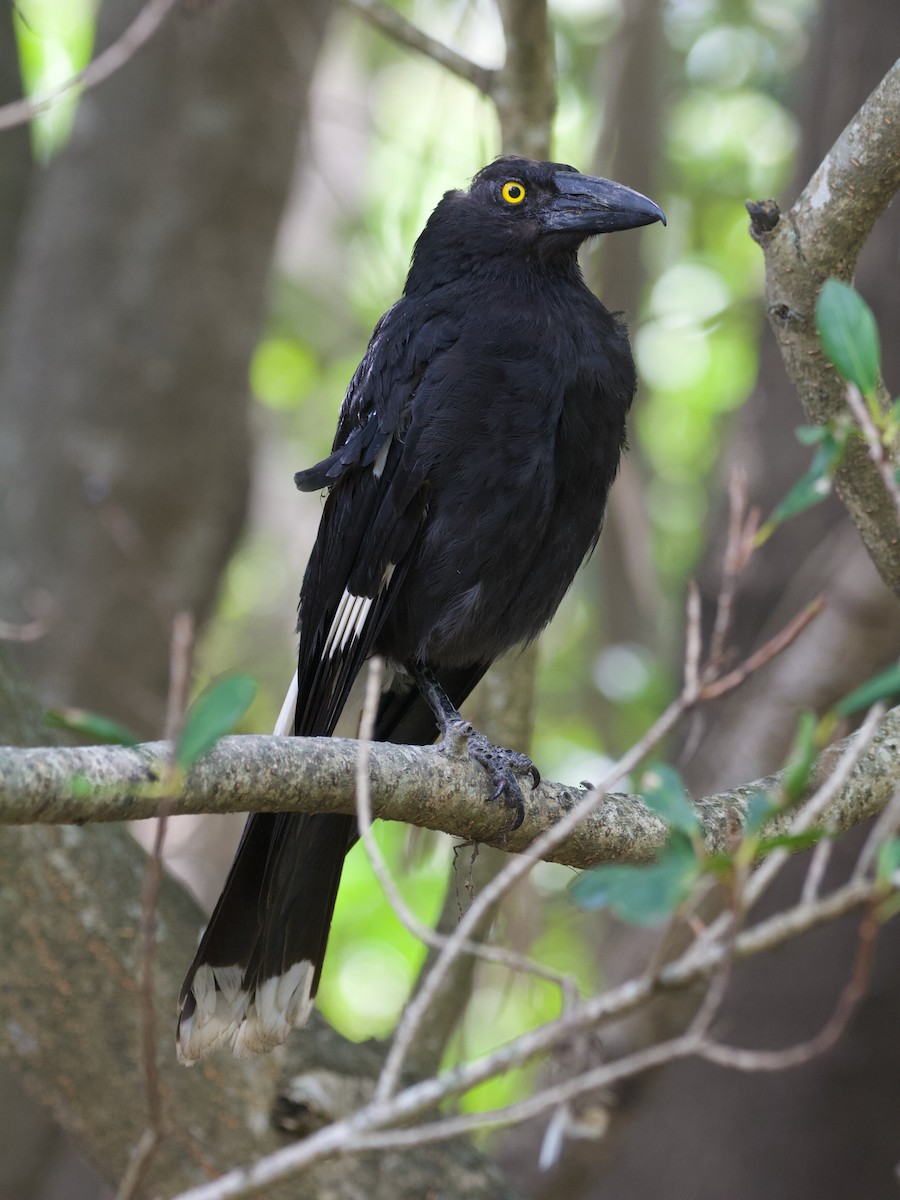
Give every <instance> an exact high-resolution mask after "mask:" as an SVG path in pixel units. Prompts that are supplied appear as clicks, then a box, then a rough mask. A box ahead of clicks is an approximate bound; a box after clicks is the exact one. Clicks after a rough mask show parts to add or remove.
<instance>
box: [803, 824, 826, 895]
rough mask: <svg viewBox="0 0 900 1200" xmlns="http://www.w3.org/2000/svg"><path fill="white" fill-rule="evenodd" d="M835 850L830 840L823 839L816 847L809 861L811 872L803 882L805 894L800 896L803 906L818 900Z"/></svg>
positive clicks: (809, 871) (807, 873)
mask: <svg viewBox="0 0 900 1200" xmlns="http://www.w3.org/2000/svg"><path fill="white" fill-rule="evenodd" d="M833 848H834V842H832V841H831V840H830V839H828V838H823V839H822V841H821V842H819V844H818V845H817V846H816V847H815V849H814V850H813V852H812V856H811V858H810V860H809V870H808V871H807V872H806V876H805V878H804V880H803V892H802V893H801V896H800V903H801V904H811V903H812V901H813V900H815V899H817V897H818V895H819V892H820V890H821V888H822V880H823V879H824V878H825V872H826V871H827V870H828V864H829V862H830V861H831V852H832V850H833Z"/></svg>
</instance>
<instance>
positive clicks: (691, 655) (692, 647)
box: [684, 579, 703, 700]
mask: <svg viewBox="0 0 900 1200" xmlns="http://www.w3.org/2000/svg"><path fill="white" fill-rule="evenodd" d="M702 651H703V646H702V639H701V636H700V592H699V589H698V588H697V585H696V583H695V582H694V581H693V579H692V580H690V582H689V583H688V596H687V631H686V635H685V639H684V691H685V694H686V695H687V696H688V697H689V698H690V699H691V700H693V699H694V697H695V696H697V695H698V693H699V691H700V655H701V653H702Z"/></svg>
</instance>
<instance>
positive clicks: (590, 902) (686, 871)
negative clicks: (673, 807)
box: [571, 832, 700, 925]
mask: <svg viewBox="0 0 900 1200" xmlns="http://www.w3.org/2000/svg"><path fill="white" fill-rule="evenodd" d="M699 874H700V864H699V862H698V861H697V856H696V855H695V853H694V848H693V845H692V844H691V841H690V839H689V838H688V837H686V836H685V835H684V834H683V833H678V832H675V833H673V835H672V838H671V839H670V841H669V843H668V845H667V846H666V847H665V849H664V850H663V851H662V853H661V854H660V856H659V860H658V861H657V862H655V863H653V864H652V865H651V866H648V867H625V866H619V865H616V864H611V865H609V866H605V867H596V868H595V869H594V870H592V871H585V872H584V873H583V874H582V875H580V876H579V877H578V879H576V880H575V883H574V884H573V885H572V889H571V891H572V896H573V897H574V899H575V902H576V904H578V906H579V907H580V908H585V909H598V908H611V909H612V911H613V912H614V913H615V914H616V915H617V916H619V917H621V918H622V920H623V921H628V922H630V923H631V924H632V925H655V924H657V923H658V922H660V921H663V920H665V919H666V918H667V917H668V916H669V915H670V914H671V913H672V912H674V910H675V909H676V908H677V907H678V905H679V904H680V903H681V901H682V900H683V899H684V898H685V896H686V895H687V894H688V892H689V891H690V890H691V888H692V887H693V885H694V883H695V882H696V880H697V877H698V875H699Z"/></svg>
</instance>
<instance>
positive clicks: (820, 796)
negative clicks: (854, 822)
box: [745, 704, 884, 908]
mask: <svg viewBox="0 0 900 1200" xmlns="http://www.w3.org/2000/svg"><path fill="white" fill-rule="evenodd" d="M883 716H884V705H883V704H875V705H873V706H872V708H870V709H869V712H868V713H867V714H866V719H865V721H864V722H863V724H862V725H861V726H860V728H859V730H858V732H857V734H856V737H855V738H854V739H853V741H852V743H850V745H848V746H847V749H846V750H845V751H844V753H843V754H842V755H841V757H840V759H839V761H838V763H837V765H836V766H835V768H834V770H833V771H832V773H831V775H829V777H828V778H827V779H826V780H825V781H824V783H823V784H822V786H821V787H820V788H819V789H818V790H817V791H816V792H815V794H814V795H813V796H811V797H810V798H809V800H807V801H806V803H805V804H804V805H803V807H802V808H801V809H800V811H799V812H798V813H797V815H796V816H795V817H794V818H793V820H792V821H791V824H790V832H791V833H805V832H806V830H807V829H812V828H813V827H814V826H815V825H816V824H817V823H818V822H819V821H820V820H821V819H822V817H823V815H824V814H825V813H826V812H827V810H828V806H829V805H830V804H831V802H832V800H833V799H834V797H835V796H836V795H838V793H839V792H840V791H841V789H842V788H843V787H844V785H845V784H846V782H847V780H848V779H849V778H850V775H851V774H852V772H853V770H854V768H855V767H856V764H857V763H858V762H859V760H860V759H861V758H862V756H863V755H864V754H865V752H866V750H867V748H868V746H869V745H870V743H871V741H872V739H873V738H874V736H875V734H876V732H877V730H878V726H879V723H880V721H881V719H882V717H883ZM789 857H790V855H789V854H788V852H787V851H786V850H783V849H781V850H776V851H775V852H774V853H773V854H770V855H769V857H768V858H767V859H766V861H765V862H764V863H763V864H762V865H761V866H760V867H759V869H758V870H757V871H756V872H755V873H754V875H753V877H752V879H751V880H750V882H749V883H748V885H747V890H746V894H745V902H746V904H747V907H748V908H750V907H752V906H753V905H754V904H755V903H756V902H757V900H759V898H760V896H761V895H762V894H763V892H764V891H765V890H766V889H767V888H768V887H769V885H770V884H771V883H772V881H773V879H774V878H775V876H776V875H777V874H778V872H779V871H780V870H781V868H782V867H783V866H784V864H785V863H786V862H787V860H788V858H789Z"/></svg>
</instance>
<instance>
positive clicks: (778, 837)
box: [756, 829, 825, 854]
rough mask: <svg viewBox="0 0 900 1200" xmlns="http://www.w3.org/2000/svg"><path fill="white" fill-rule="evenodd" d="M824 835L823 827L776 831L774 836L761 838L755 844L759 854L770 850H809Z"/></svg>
mask: <svg viewBox="0 0 900 1200" xmlns="http://www.w3.org/2000/svg"><path fill="white" fill-rule="evenodd" d="M824 836H825V831H824V830H823V829H804V830H803V832H802V833H776V834H775V835H774V837H769V838H761V839H760V842H759V845H758V846H757V848H756V849H757V852H758V853H759V854H768V853H769V852H770V851H771V850H778V849H784V850H809V849H810V848H811V847H812V846H815V845H816V844H817V843H818V842H820V841H821V840H822V838H823V837H824Z"/></svg>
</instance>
